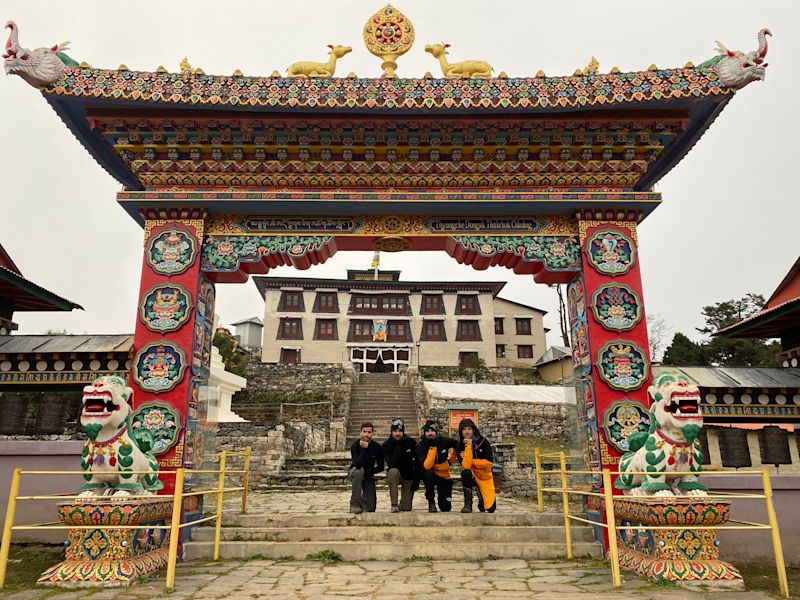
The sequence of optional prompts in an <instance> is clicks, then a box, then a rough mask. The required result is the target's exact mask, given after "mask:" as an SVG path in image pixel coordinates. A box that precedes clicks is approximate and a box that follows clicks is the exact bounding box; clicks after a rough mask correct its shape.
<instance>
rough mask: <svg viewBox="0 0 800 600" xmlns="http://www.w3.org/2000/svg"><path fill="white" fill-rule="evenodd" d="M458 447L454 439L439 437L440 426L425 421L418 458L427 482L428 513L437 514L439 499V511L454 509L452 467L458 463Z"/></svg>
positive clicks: (418, 446)
mask: <svg viewBox="0 0 800 600" xmlns="http://www.w3.org/2000/svg"><path fill="white" fill-rule="evenodd" d="M456 445H457V443H456V441H455V440H454V439H451V438H449V437H445V436H442V435H439V426H438V425H437V424H436V422H435V421H431V420H428V421H425V425H423V426H422V439H421V440H420V441H419V444H417V456H418V457H419V461H420V463H422V481H424V482H425V498H426V499H427V500H428V512H436V502H435V499H436V498H437V497H438V503H439V510H441V511H442V512H450V510H451V509H452V508H453V499H452V496H453V482H452V481H451V479H450V465H452V464H454V463H455V462H456V453H455V449H456ZM434 492H435V494H434Z"/></svg>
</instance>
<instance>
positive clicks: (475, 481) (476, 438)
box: [458, 419, 497, 513]
mask: <svg viewBox="0 0 800 600" xmlns="http://www.w3.org/2000/svg"><path fill="white" fill-rule="evenodd" d="M458 437H459V442H458V458H459V460H460V461H461V485H462V486H463V488H464V508H462V509H461V512H462V513H470V512H472V488H473V487H475V486H477V488H478V510H479V511H481V512H490V513H493V512H494V511H495V509H496V508H497V501H496V500H495V491H494V477H493V476H492V460H494V456H493V453H492V446H491V444H489V440H487V439H486V438H485V437H483V436H482V435H481V432H480V431H478V427H477V426H476V425H475V423H474V422H473V421H472V419H462V421H461V422H460V423H459V424H458Z"/></svg>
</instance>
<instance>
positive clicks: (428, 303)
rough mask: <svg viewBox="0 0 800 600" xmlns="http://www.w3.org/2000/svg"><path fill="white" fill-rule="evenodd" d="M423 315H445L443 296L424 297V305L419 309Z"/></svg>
mask: <svg viewBox="0 0 800 600" xmlns="http://www.w3.org/2000/svg"><path fill="white" fill-rule="evenodd" d="M419 314H421V315H443V314H444V302H443V301H442V297H441V296H432V295H428V294H426V295H423V296H422V304H421V305H420V308H419Z"/></svg>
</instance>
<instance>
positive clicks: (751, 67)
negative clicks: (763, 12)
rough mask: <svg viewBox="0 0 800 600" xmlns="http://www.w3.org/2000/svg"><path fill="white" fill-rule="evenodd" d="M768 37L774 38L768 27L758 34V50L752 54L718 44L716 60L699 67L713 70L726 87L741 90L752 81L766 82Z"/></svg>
mask: <svg viewBox="0 0 800 600" xmlns="http://www.w3.org/2000/svg"><path fill="white" fill-rule="evenodd" d="M767 36H770V37H771V36H772V31H770V30H769V29H767V28H766V27H765V28H763V29H761V30H759V32H758V35H757V37H758V49H757V50H753V51H751V52H742V51H741V50H736V51H732V50H728V49H727V48H726V47H725V46H724V45H723V44H722V43H721V42H719V41H718V42H717V48H716V50H717V52H718V53H719V54H718V55H717V56H715V57H714V58H712V59H710V60H707V61H705V62H704V63H702V64H700V65H698V66H697V67H698V68H700V69H713V70H714V71H716V73H717V75H718V76H719V81H720V83H721V84H722V85H724V86H726V87H730V88H733V89H735V90H740V89H742V88H743V87H744V86H746V85H747V84H748V83H750V82H752V81H764V78H765V76H766V68H767V63H765V62H764V59H765V58H766V57H767Z"/></svg>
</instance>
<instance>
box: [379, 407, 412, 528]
mask: <svg viewBox="0 0 800 600" xmlns="http://www.w3.org/2000/svg"><path fill="white" fill-rule="evenodd" d="M391 427H392V432H391V434H390V435H389V438H388V439H387V440H386V441H385V442H383V458H384V460H385V461H386V483H387V484H388V485H389V500H390V502H391V503H392V512H393V513H394V512H400V511H401V510H402V511H409V510H411V505H412V502H413V498H414V492H415V491H416V489H418V488H419V480H420V470H421V468H420V465H419V461H418V460H417V442H416V440H415V439H414V438H412V437H408V436H407V435H406V424H405V422H403V419H401V418H399V417H398V418H397V419H394V420H392V425H391ZM398 488H399V490H400V502H399V503H398V501H397V500H398Z"/></svg>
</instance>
